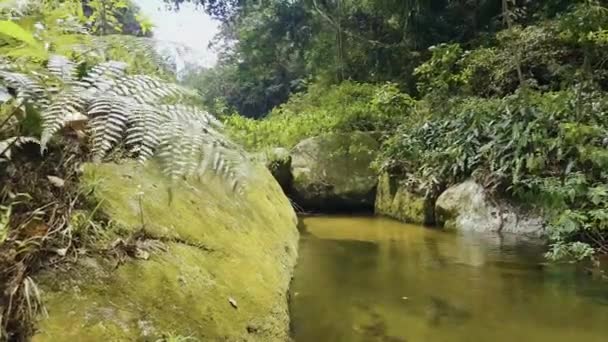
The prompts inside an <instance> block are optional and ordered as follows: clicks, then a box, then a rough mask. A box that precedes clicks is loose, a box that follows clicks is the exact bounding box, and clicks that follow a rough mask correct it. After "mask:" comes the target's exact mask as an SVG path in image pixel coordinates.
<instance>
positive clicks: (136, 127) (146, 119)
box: [125, 105, 167, 163]
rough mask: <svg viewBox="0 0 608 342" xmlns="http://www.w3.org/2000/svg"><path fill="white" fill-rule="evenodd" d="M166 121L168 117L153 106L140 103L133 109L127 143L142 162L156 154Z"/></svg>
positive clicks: (132, 152)
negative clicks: (162, 126) (160, 133)
mask: <svg viewBox="0 0 608 342" xmlns="http://www.w3.org/2000/svg"><path fill="white" fill-rule="evenodd" d="M166 122H167V118H166V117H165V116H163V115H162V114H161V112H159V111H158V110H156V109H155V108H154V107H152V106H147V105H139V106H136V107H135V108H134V109H133V111H132V113H131V117H130V120H129V127H128V128H127V136H126V138H125V145H127V146H128V147H129V148H130V152H131V154H133V155H134V156H137V158H138V160H139V161H140V162H142V163H143V162H145V161H146V160H148V159H149V158H151V157H152V156H153V155H154V152H155V150H156V147H157V146H158V145H159V144H160V139H159V132H160V129H161V125H162V124H163V123H166Z"/></svg>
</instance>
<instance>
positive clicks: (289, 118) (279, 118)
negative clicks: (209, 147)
mask: <svg viewBox="0 0 608 342" xmlns="http://www.w3.org/2000/svg"><path fill="white" fill-rule="evenodd" d="M415 106H416V103H415V101H414V100H412V99H411V98H410V97H409V96H408V95H407V94H404V93H401V92H400V91H399V89H398V88H397V87H396V86H395V85H394V84H390V83H389V84H385V85H381V86H375V85H371V84H362V83H354V82H343V83H342V84H340V85H339V86H329V87H327V86H323V85H318V84H317V85H312V86H311V87H310V88H309V90H308V91H307V92H306V93H300V94H297V95H294V96H292V97H291V99H290V100H289V102H287V103H286V104H284V105H282V106H280V107H278V108H276V109H275V110H274V111H273V112H272V113H270V115H269V116H268V117H267V118H265V119H263V120H254V119H248V118H244V117H242V116H239V115H232V116H229V117H227V119H226V125H227V127H228V130H229V132H230V134H231V136H233V137H234V138H235V139H236V140H237V141H238V142H240V143H242V144H244V145H245V146H247V147H249V148H252V149H264V148H267V147H273V146H284V147H292V146H294V145H295V144H297V143H298V142H300V141H301V140H303V139H305V138H308V137H312V136H316V135H319V134H321V133H326V132H351V131H370V132H375V133H377V134H378V135H382V134H384V133H386V131H387V130H390V129H391V128H392V127H394V126H396V125H398V124H400V123H402V122H404V121H407V120H409V119H410V118H409V116H410V114H411V113H413V112H414V109H415Z"/></svg>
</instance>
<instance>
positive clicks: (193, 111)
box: [159, 104, 223, 129]
mask: <svg viewBox="0 0 608 342" xmlns="http://www.w3.org/2000/svg"><path fill="white" fill-rule="evenodd" d="M159 108H160V110H162V111H164V112H165V113H167V115H170V116H171V118H173V119H175V120H182V121H190V120H192V121H197V122H200V123H202V124H204V125H208V126H210V127H211V128H215V129H220V128H222V127H223V125H222V123H221V122H220V121H219V120H218V119H216V118H215V116H213V115H211V114H209V113H208V112H206V111H203V110H200V109H198V108H196V107H193V106H185V105H180V104H177V105H160V106H159Z"/></svg>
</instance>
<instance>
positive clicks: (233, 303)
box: [228, 298, 239, 309]
mask: <svg viewBox="0 0 608 342" xmlns="http://www.w3.org/2000/svg"><path fill="white" fill-rule="evenodd" d="M228 303H230V305H232V307H233V308H235V309H238V307H239V306H238V305H237V304H236V300H234V298H228Z"/></svg>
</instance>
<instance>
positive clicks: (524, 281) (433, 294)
mask: <svg viewBox="0 0 608 342" xmlns="http://www.w3.org/2000/svg"><path fill="white" fill-rule="evenodd" d="M302 227H303V234H302V240H301V246H300V257H299V264H298V266H297V268H296V274H295V277H294V280H293V284H292V288H291V311H292V312H291V320H292V334H293V337H294V339H295V341H296V342H356V341H361V342H363V341H365V342H374V341H386V342H405V341H407V342H419V341H421V342H435V341H436V342H443V341H456V342H459V341H462V342H465V341H467V342H477V341H481V342H483V341H493V342H501V341H504V342H513V341H551V342H561V341H564V342H566V341H585V342H595V341H597V342H600V341H601V342H605V341H608V283H607V282H605V281H603V280H600V279H596V278H594V277H591V276H589V275H587V274H586V273H585V272H584V271H583V270H581V269H580V268H577V267H575V266H572V265H552V264H549V263H547V262H546V261H545V260H544V258H543V251H544V246H543V245H542V244H540V243H538V242H535V241H527V240H522V239H518V238H516V237H514V236H509V235H503V236H500V235H495V234H488V235H486V234H463V233H456V232H444V231H440V230H436V229H429V228H425V227H421V226H415V225H408V224H403V223H399V222H396V221H393V220H390V219H384V218H373V217H339V216H320V217H304V218H302Z"/></svg>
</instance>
